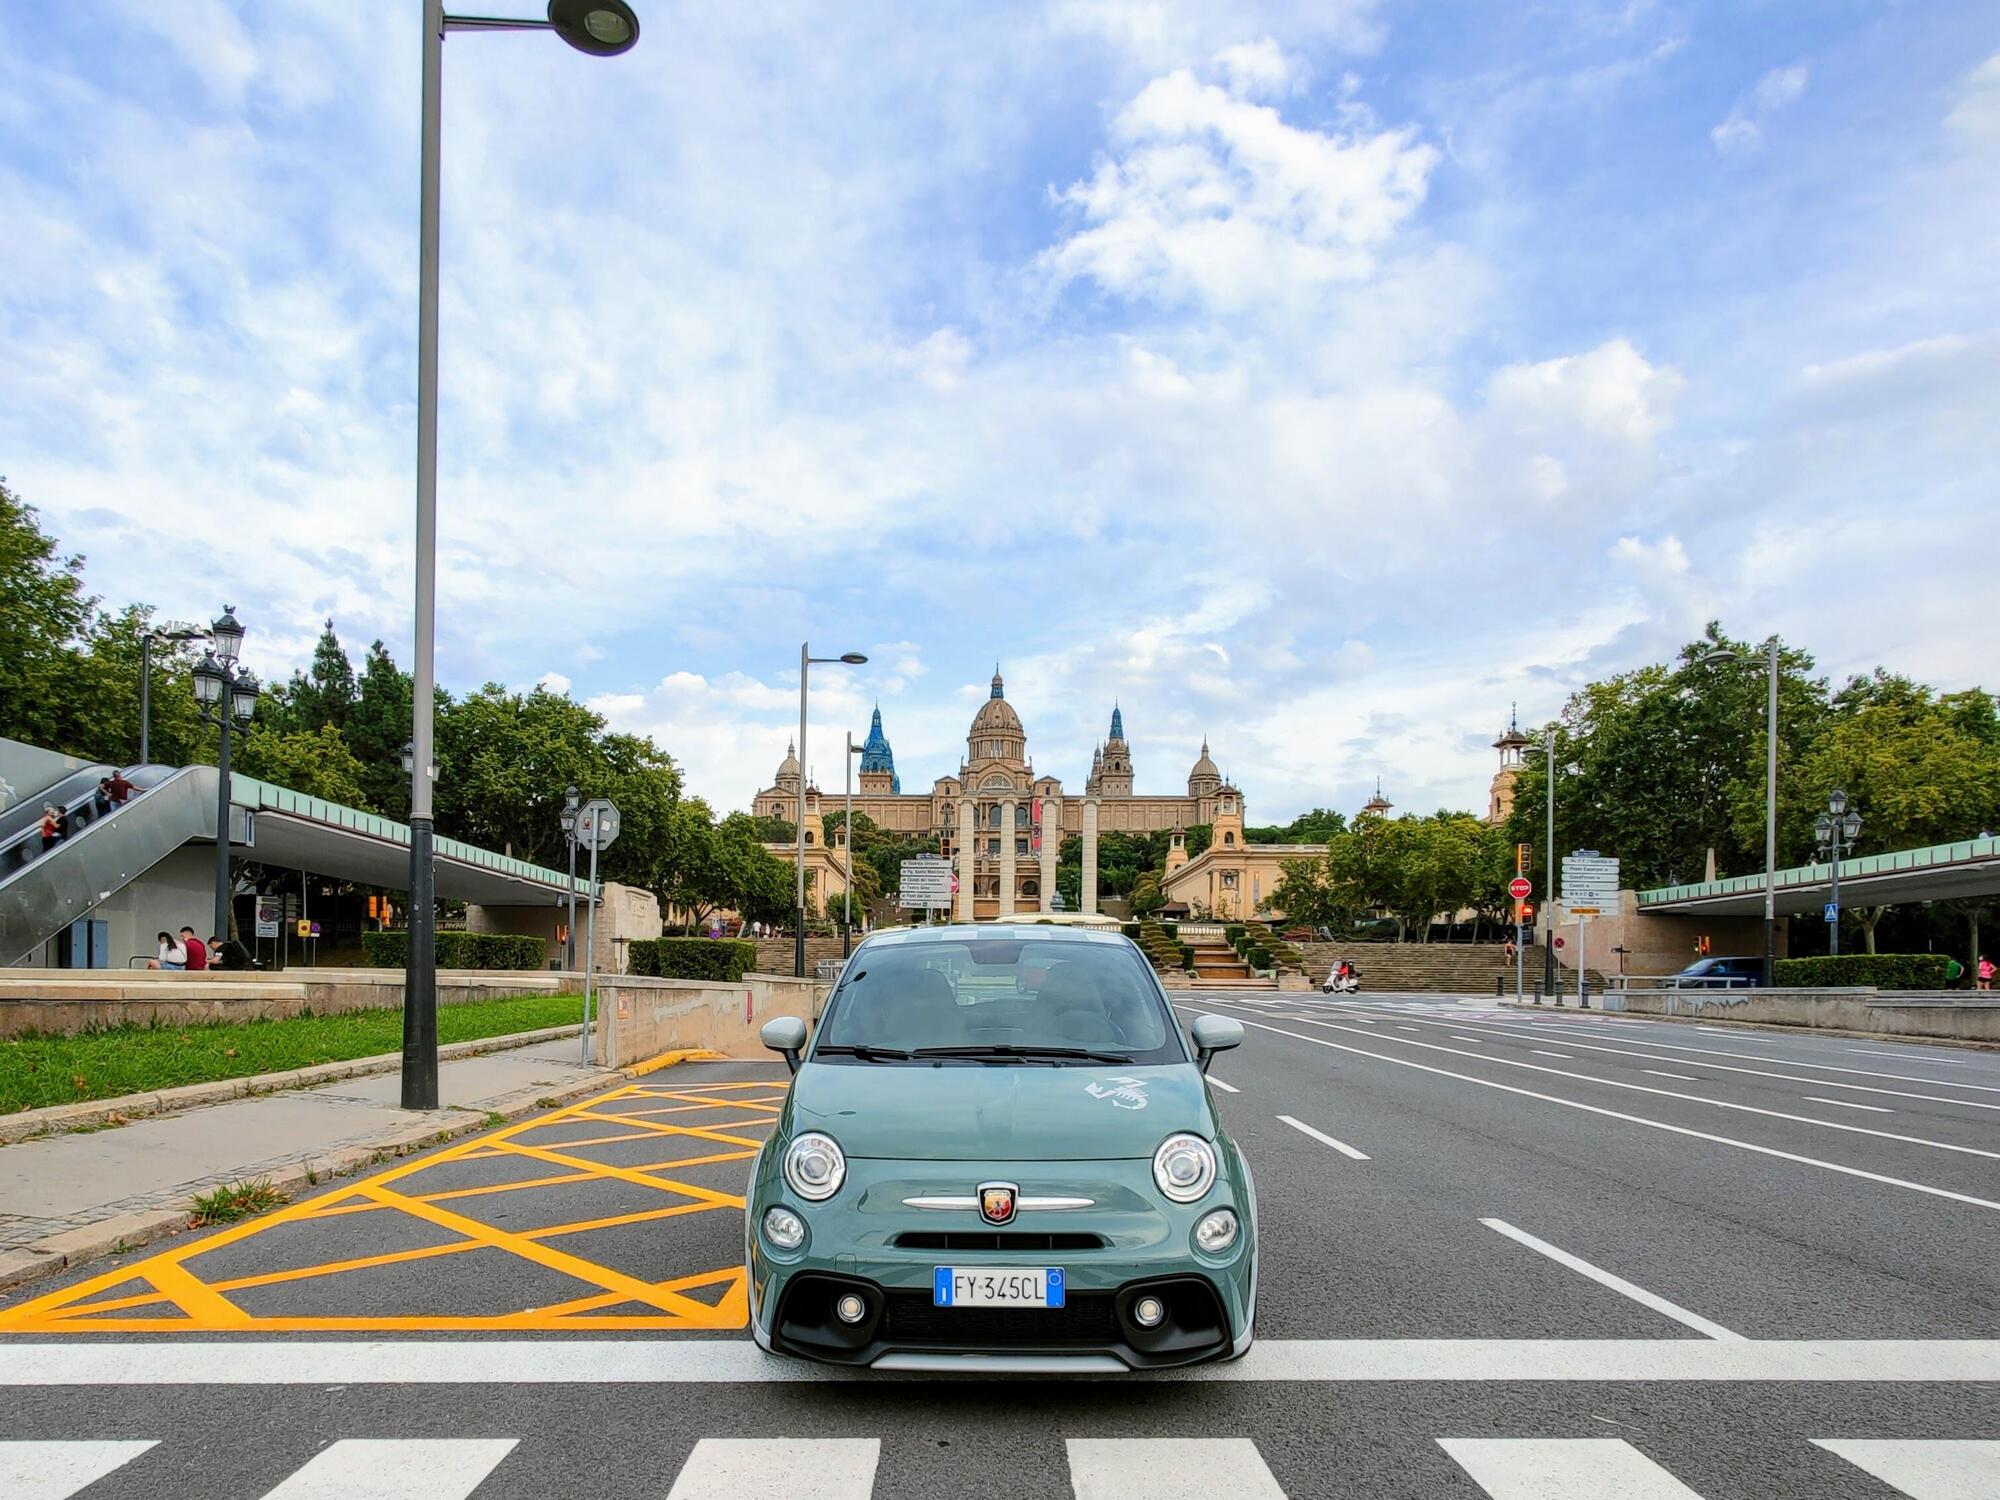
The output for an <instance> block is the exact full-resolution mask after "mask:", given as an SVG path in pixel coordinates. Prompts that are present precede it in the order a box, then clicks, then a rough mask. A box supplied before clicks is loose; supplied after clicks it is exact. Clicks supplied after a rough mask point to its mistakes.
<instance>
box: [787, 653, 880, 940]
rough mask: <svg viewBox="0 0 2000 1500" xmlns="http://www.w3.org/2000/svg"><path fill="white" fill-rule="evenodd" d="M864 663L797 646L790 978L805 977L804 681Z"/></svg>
mask: <svg viewBox="0 0 2000 1500" xmlns="http://www.w3.org/2000/svg"><path fill="white" fill-rule="evenodd" d="M867 660H868V658H867V657H865V656H863V655H862V654H861V653H860V652H859V651H843V652H842V653H841V654H840V655H838V656H814V655H813V654H812V647H811V645H809V644H808V643H806V642H803V641H802V642H800V643H799V826H798V827H797V828H796V829H794V830H793V834H794V837H795V838H796V839H797V840H798V849H797V855H798V865H797V870H796V876H797V878H796V883H795V888H794V891H793V895H792V974H793V976H794V977H795V978H798V979H803V978H805V977H806V765H807V761H806V681H807V679H808V678H809V677H810V676H811V675H812V669H813V668H814V667H838V666H846V667H858V666H861V665H863V664H864V663H866V662H867Z"/></svg>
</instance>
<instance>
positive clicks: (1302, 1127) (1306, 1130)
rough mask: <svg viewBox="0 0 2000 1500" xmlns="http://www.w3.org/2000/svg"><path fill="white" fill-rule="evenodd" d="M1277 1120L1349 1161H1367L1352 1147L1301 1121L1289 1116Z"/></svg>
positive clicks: (1365, 1157) (1366, 1158)
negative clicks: (1330, 1148)
mask: <svg viewBox="0 0 2000 1500" xmlns="http://www.w3.org/2000/svg"><path fill="white" fill-rule="evenodd" d="M1278 1118H1279V1119H1280V1120H1282V1121H1284V1123H1285V1124H1287V1125H1289V1126H1291V1127H1292V1129H1294V1130H1296V1131H1298V1132H1299V1133H1300V1134H1301V1135H1309V1136H1311V1137H1312V1138H1313V1139H1314V1140H1316V1141H1318V1142H1319V1143H1320V1144H1321V1145H1322V1146H1331V1147H1333V1149H1334V1150H1336V1151H1338V1152H1339V1153H1340V1154H1341V1155H1342V1156H1345V1157H1347V1158H1348V1159H1349V1160H1350V1161H1367V1160H1368V1157H1367V1156H1366V1155H1365V1154H1364V1153H1362V1152H1360V1151H1356V1150H1355V1149H1354V1148H1353V1147H1352V1146H1350V1145H1348V1144H1347V1142H1345V1141H1336V1140H1335V1139H1334V1138H1333V1137H1332V1136H1330V1135H1328V1134H1327V1133H1326V1132H1325V1131H1323V1130H1314V1129H1313V1128H1312V1126H1310V1125H1308V1124H1306V1123H1305V1122H1304V1121H1303V1120H1294V1119H1293V1118H1292V1117H1291V1116H1290V1115H1279V1116H1278Z"/></svg>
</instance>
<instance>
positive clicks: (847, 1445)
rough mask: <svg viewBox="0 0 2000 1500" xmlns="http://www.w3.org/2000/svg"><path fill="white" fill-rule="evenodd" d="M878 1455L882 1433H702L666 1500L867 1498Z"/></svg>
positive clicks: (873, 1477)
mask: <svg viewBox="0 0 2000 1500" xmlns="http://www.w3.org/2000/svg"><path fill="white" fill-rule="evenodd" d="M881 1460H882V1440H881V1439H880V1438H703V1439H702V1440H701V1441H700V1442H698V1443H696V1444H695V1445H694V1452H692V1453H690V1454H689V1455H688V1461H687V1462H686V1463H685V1464H682V1465H681V1472H680V1476H679V1477H678V1478H676V1479H675V1480H674V1487H673V1488H672V1489H670V1490H668V1491H667V1500H741V1497H742V1496H744V1495H783V1496H786V1497H787V1500H791V1497H797V1500H868V1497H869V1496H870V1495H871V1494H873V1493H874V1491H875V1467H876V1465H877V1464H879V1463H880V1462H881Z"/></svg>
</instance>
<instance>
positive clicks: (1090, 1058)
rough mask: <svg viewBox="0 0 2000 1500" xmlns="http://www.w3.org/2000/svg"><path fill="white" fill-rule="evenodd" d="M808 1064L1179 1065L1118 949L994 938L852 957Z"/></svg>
mask: <svg viewBox="0 0 2000 1500" xmlns="http://www.w3.org/2000/svg"><path fill="white" fill-rule="evenodd" d="M813 1056H814V1058H815V1059H816V1060H817V1059H823V1060H827V1061H836V1060H838V1061H845V1060H848V1059H853V1060H854V1061H857V1062H861V1063H884V1062H888V1063H906V1064H908V1063H921V1064H925V1065H928V1064H931V1063H933V1062H939V1061H942V1062H959V1061H962V1062H965V1063H968V1064H973V1065H978V1064H986V1063H998V1062H1005V1063H1012V1064H1018V1065H1034V1064H1045V1065H1046V1064H1053V1065H1062V1064H1065V1063H1070V1062H1075V1063H1085V1064H1087V1063H1091V1062H1131V1063H1166V1062H1182V1061H1185V1060H1186V1057H1187V1053H1186V1051H1185V1049H1184V1048H1183V1047H1182V1045H1181V1039H1180V1033H1179V1030H1178V1029H1177V1028H1176V1027H1175V1025H1174V1023H1173V1018H1172V1015H1171V1014H1170V1013H1169V1011H1168V1010H1167V1007H1166V1005H1165V1004H1164V1003H1163V1002H1162V1001H1161V999H1160V996H1159V992H1158V990H1157V989H1156V988H1155V987H1154V984H1153V979H1152V975H1151V974H1150V973H1148V972H1147V970H1146V966H1145V960H1144V959H1142V958H1140V957H1139V955H1138V954H1137V953H1136V952H1135V951H1133V950H1132V949H1130V948H1128V947H1126V946H1124V945H1122V944H1110V943H1079V942H1062V941H1049V940H1043V941H1039V942H1038V941H1035V940H1033V939H1023V940H1021V941H1018V942H1017V941H1012V940H1008V939H999V938H987V937H979V938H972V939H966V938H957V939H950V938H945V939H939V940H938V941H935V942H900V943H885V944H882V945H880V946H878V947H876V948H873V949H865V950H863V951H862V952H860V953H857V954H856V955H855V957H854V959H853V961H852V962H851V963H850V964H849V965H848V972H847V973H846V974H845V975H844V976H843V977H842V980H841V984H840V988H839V989H838V991H836V993H835V994H834V997H833V1001H832V1005H831V1009H830V1011H829V1014H828V1016H827V1018H826V1021H825V1022H824V1024H823V1025H822V1026H821V1028H820V1035H819V1040H818V1043H817V1044H816V1045H815V1047H814V1049H813Z"/></svg>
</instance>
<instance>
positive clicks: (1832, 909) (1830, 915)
mask: <svg viewBox="0 0 2000 1500" xmlns="http://www.w3.org/2000/svg"><path fill="white" fill-rule="evenodd" d="M1822 915H1824V916H1825V917H1826V919H1827V921H1829V922H1838V921H1839V920H1840V908H1839V907H1837V906H1835V905H1834V904H1833V903H1832V902H1831V901H1829V902H1827V903H1826V909H1825V911H1824V912H1823V913H1822Z"/></svg>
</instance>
